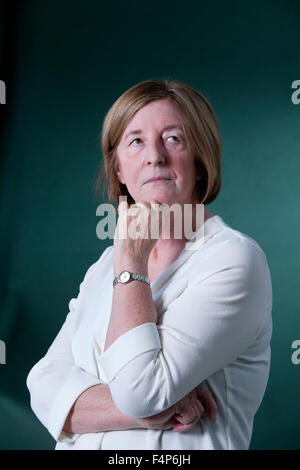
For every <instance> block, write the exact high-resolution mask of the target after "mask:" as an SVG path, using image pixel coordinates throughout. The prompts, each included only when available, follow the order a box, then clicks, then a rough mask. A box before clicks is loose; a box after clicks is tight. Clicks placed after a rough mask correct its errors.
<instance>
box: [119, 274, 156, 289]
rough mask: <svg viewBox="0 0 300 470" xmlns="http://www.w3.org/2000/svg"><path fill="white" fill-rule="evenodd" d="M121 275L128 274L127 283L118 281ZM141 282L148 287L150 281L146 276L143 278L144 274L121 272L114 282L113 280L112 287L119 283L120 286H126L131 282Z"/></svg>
mask: <svg viewBox="0 0 300 470" xmlns="http://www.w3.org/2000/svg"><path fill="white" fill-rule="evenodd" d="M123 273H129V275H130V276H129V279H128V280H127V281H125V282H124V281H122V280H121V279H120V277H121V275H122V274H123ZM134 280H135V281H142V282H146V283H147V284H149V285H150V279H149V277H148V276H145V275H144V274H140V273H133V272H131V271H122V272H121V273H120V274H118V275H117V276H116V277H115V278H114V280H113V287H115V285H116V284H117V283H118V282H119V283H121V284H127V283H128V282H131V281H134Z"/></svg>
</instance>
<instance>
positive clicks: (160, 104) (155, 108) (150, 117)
mask: <svg viewBox="0 0 300 470" xmlns="http://www.w3.org/2000/svg"><path fill="white" fill-rule="evenodd" d="M181 122H182V116H181V114H180V112H179V110H178V108H177V106H176V104H175V103H174V102H173V101H172V100H171V99H169V98H165V99H161V100H156V101H151V103H147V104H145V105H144V106H143V107H142V108H141V109H139V111H137V112H136V114H135V115H134V116H133V118H132V119H131V120H130V122H129V123H128V125H127V127H126V129H125V131H126V133H125V135H126V134H127V133H128V132H129V131H131V130H134V129H137V127H136V126H137V125H139V126H144V127H145V128H146V127H149V126H151V125H152V126H156V127H161V126H168V125H171V124H172V125H177V126H178V127H181Z"/></svg>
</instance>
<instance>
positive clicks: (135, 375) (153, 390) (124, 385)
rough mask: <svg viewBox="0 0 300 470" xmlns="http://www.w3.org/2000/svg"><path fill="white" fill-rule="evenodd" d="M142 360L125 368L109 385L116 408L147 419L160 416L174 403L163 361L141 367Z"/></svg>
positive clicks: (154, 361)
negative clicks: (162, 364) (169, 391)
mask: <svg viewBox="0 0 300 470" xmlns="http://www.w3.org/2000/svg"><path fill="white" fill-rule="evenodd" d="M140 361H142V362H143V361H145V358H143V357H142V356H140V357H138V358H136V359H135V360H134V361H132V362H131V363H129V364H128V365H127V366H125V367H124V368H122V369H121V370H120V371H119V372H118V374H117V375H116V376H115V378H114V380H112V381H111V382H110V383H109V384H108V385H109V388H110V392H111V396H112V399H113V401H114V403H115V405H116V407H117V408H118V409H119V410H120V411H121V412H122V413H124V414H126V415H128V416H132V417H133V418H146V417H148V416H153V415H155V414H158V413H160V412H162V411H164V410H166V409H167V408H169V407H170V406H171V405H172V403H171V402H170V396H169V393H168V390H169V388H170V387H169V384H168V381H167V380H166V375H165V374H164V373H163V370H162V367H161V364H160V361H159V360H157V359H152V360H151V361H150V362H148V364H147V365H146V364H145V362H144V367H143V368H141V367H139V366H140V365H141V364H139V362H140Z"/></svg>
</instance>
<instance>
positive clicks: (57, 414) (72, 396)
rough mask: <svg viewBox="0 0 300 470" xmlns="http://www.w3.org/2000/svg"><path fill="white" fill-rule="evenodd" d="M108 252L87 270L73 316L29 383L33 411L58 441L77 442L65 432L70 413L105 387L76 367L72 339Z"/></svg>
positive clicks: (71, 309) (71, 304)
mask: <svg viewBox="0 0 300 470" xmlns="http://www.w3.org/2000/svg"><path fill="white" fill-rule="evenodd" d="M108 249H109V247H108V248H107V249H106V250H105V251H104V252H103V253H102V255H101V256H100V258H99V259H98V261H97V262H96V263H94V264H92V265H91V266H90V267H89V269H88V270H87V272H86V274H85V277H84V279H83V281H82V282H81V284H80V287H79V294H78V296H77V298H72V299H71V300H70V302H69V313H68V314H67V316H66V319H65V321H64V323H63V325H62V327H61V329H60V331H59V333H58V335H57V336H56V338H55V339H54V341H53V343H52V344H51V346H50V348H49V349H48V351H47V353H46V355H45V356H44V357H43V358H42V359H40V361H39V362H37V363H36V364H35V365H34V366H33V368H32V369H31V370H30V372H29V374H28V376H27V379H26V385H27V388H28V389H29V392H30V404H31V407H32V410H33V411H34V413H35V414H36V416H37V417H38V419H39V420H40V421H41V423H42V424H43V425H44V426H45V427H46V428H47V429H48V431H49V432H50V434H51V435H52V436H53V438H54V439H55V440H56V441H60V440H62V439H63V438H65V437H68V438H69V439H71V440H74V439H76V438H77V436H78V435H77V434H73V433H65V432H64V431H62V428H63V426H64V423H65V420H66V418H67V416H68V414H69V411H70V409H71V407H72V405H73V403H74V402H75V401H76V399H77V398H78V397H79V395H80V394H81V393H82V392H83V391H84V390H86V389H88V388H89V387H92V386H93V385H97V384H99V383H103V382H100V380H99V379H98V377H96V376H94V375H92V374H90V373H88V372H86V371H84V370H83V369H81V368H80V367H78V366H77V365H76V364H75V363H74V359H73V354H72V337H73V331H74V322H75V320H76V316H77V312H78V308H79V304H80V298H81V295H82V293H83V292H84V290H85V289H86V285H87V283H88V280H89V278H90V276H91V275H92V274H93V271H94V269H95V267H96V265H97V264H98V263H99V262H101V260H102V259H103V258H104V256H105V255H106V253H107V251H108Z"/></svg>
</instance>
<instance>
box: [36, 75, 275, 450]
mask: <svg viewBox="0 0 300 470" xmlns="http://www.w3.org/2000/svg"><path fill="white" fill-rule="evenodd" d="M102 150H103V156H104V163H105V174H106V177H107V181H108V190H109V198H110V200H111V201H113V200H115V201H117V202H118V201H120V200H119V197H120V196H124V197H125V196H126V197H127V201H126V200H125V201H124V202H123V201H122V202H121V203H120V204H119V206H118V210H119V218H118V224H117V228H116V232H115V238H114V243H113V245H112V246H109V247H108V248H106V250H104V252H103V253H102V255H101V256H100V258H99V259H98V261H97V262H96V263H94V264H93V265H92V266H91V267H90V268H89V270H88V271H87V273H86V275H85V278H84V280H83V282H82V283H81V285H80V292H79V295H78V297H77V298H76V299H72V300H71V301H70V304H69V309H70V312H69V314H68V316H67V318H66V321H65V323H64V325H63V326H62V328H61V330H60V332H59V334H58V336H57V337H56V338H55V341H54V342H53V344H52V345H51V347H50V348H49V350H48V352H47V354H46V355H45V357H44V358H42V359H41V360H40V361H39V362H38V363H37V364H36V365H35V366H34V367H33V368H32V370H31V371H30V373H29V376H28V378H27V386H28V388H29V390H30V393H31V406H32V408H33V410H34V412H35V413H36V415H37V416H38V418H39V419H40V420H41V421H42V423H43V424H44V425H45V426H46V427H47V429H48V430H49V432H50V433H51V434H52V435H53V437H55V439H56V440H57V445H56V449H62V448H65V449H79V448H80V449H84V448H89V449H103V450H104V449H168V450H170V449H189V450H192V449H248V448H249V444H250V440H251V433H252V426H253V419H254V415H255V413H256V411H257V410H258V408H259V406H260V403H261V401H262V398H263V395H264V392H265V389H266V386H267V381H268V376H269V369H270V340H271V334H272V318H271V310H272V287H271V276H270V272H269V268H268V264H267V260H266V256H265V254H264V252H263V250H262V249H261V248H260V246H259V245H258V244H257V242H256V241H255V240H253V239H252V238H250V237H249V236H247V235H245V234H243V233H241V232H239V231H237V230H234V229H233V228H231V227H230V226H229V225H228V224H226V223H225V222H224V221H223V219H222V218H221V217H220V216H218V215H214V214H212V213H211V212H209V211H208V209H207V208H206V207H205V205H207V204H209V203H211V202H212V201H213V200H214V199H215V198H216V197H217V195H218V193H219V191H220V185H221V175H220V171H221V141H220V135H219V130H218V125H217V122H216V117H215V113H214V111H213V109H212V107H211V105H210V104H209V102H208V101H207V100H206V99H205V97H204V96H203V95H202V94H201V93H199V92H198V91H197V90H195V89H193V88H192V87H190V86H189V85H186V84H184V83H182V82H179V81H168V80H149V81H145V82H142V83H139V84H137V85H135V86H134V87H132V88H130V89H129V90H127V91H126V92H125V93H124V94H123V95H122V96H121V97H120V98H119V99H118V100H117V101H116V102H115V103H114V105H113V106H112V108H111V109H110V110H109V112H108V113H107V115H106V117H105V121H104V125H103V130H102ZM153 178H154V179H153ZM127 203H128V204H131V207H129V206H128V204H127ZM173 206H175V207H177V209H178V208H179V211H177V212H176V211H174V212H172V211H171V210H170V211H169V216H170V218H169V219H168V217H167V215H168V214H167V212H168V211H167V210H168V209H171V208H172V207H173ZM186 207H190V208H191V209H192V210H191V212H186V211H185V209H186ZM199 207H200V208H202V209H204V211H203V212H202V215H203V217H202V218H200V219H201V220H200V221H199V219H198V217H197V213H198V208H199ZM160 214H161V215H160ZM186 214H187V215H186ZM168 220H170V224H169V227H167V228H168V229H169V232H168V230H166V225H165V224H164V222H165V221H168ZM133 223H134V224H135V225H134V224H133ZM132 224H133V225H134V227H135V228H136V229H137V227H139V230H136V232H139V233H140V234H143V236H142V237H140V238H136V237H132V236H129V233H130V228H132V226H133V225H132ZM189 224H190V229H189V230H187V232H186V231H184V230H182V231H181V236H180V237H178V236H177V232H178V227H181V228H184V227H185V226H186V225H189ZM153 226H154V228H155V229H156V233H158V236H157V237H153V236H152V232H151V230H152V228H153ZM150 229H151V230H150ZM191 233H192V234H194V236H193V237H192V238H191V239H190V236H189V235H190V234H191ZM121 234H123V235H124V234H125V237H124V236H122V235H121ZM166 234H167V236H165V235H166ZM199 234H200V235H201V234H203V236H202V237H201V236H200V237H198V235H199ZM195 240H197V241H195ZM199 240H200V243H199ZM193 243H194V244H193ZM124 271H125V273H124ZM131 273H133V275H132V274H131ZM206 390H208V391H209V392H210V393H211V395H209V394H208V393H207V392H206ZM213 398H214V400H215V402H216V403H215V402H214V400H213ZM95 403H96V404H97V405H95ZM216 405H217V408H216ZM204 407H205V410H204ZM217 409H218V415H217V419H215V417H216V411H217ZM204 411H206V413H204ZM176 423H177V424H176ZM176 431H179V432H176Z"/></svg>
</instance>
